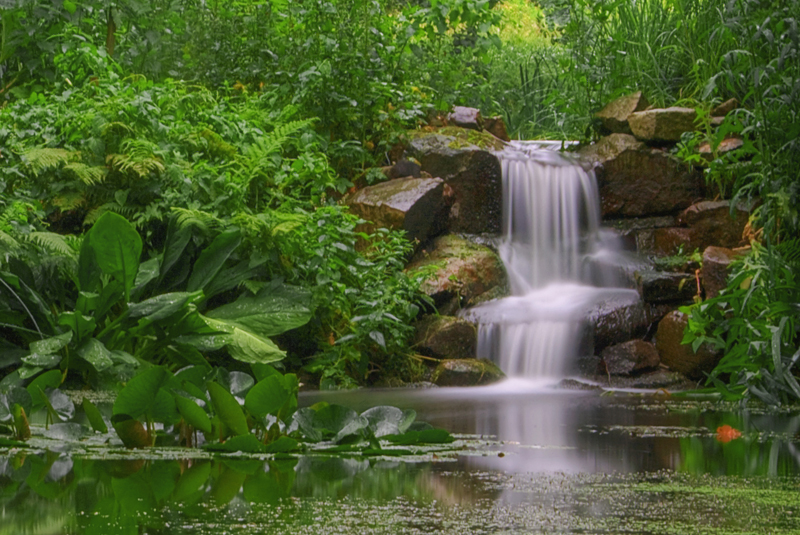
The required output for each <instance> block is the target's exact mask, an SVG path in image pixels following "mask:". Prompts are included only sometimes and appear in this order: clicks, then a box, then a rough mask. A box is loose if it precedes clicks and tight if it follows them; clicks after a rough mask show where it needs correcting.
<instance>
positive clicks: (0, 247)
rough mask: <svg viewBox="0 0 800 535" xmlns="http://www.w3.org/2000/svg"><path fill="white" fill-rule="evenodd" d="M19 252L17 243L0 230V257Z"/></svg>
mask: <svg viewBox="0 0 800 535" xmlns="http://www.w3.org/2000/svg"><path fill="white" fill-rule="evenodd" d="M18 250H19V242H18V241H17V240H15V239H14V238H13V237H12V236H11V235H10V234H7V233H5V232H3V231H2V230H0V255H3V256H4V255H7V254H12V253H15V252H17V251H18Z"/></svg>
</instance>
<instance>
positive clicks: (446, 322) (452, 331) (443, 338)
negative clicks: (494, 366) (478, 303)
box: [414, 315, 478, 359]
mask: <svg viewBox="0 0 800 535" xmlns="http://www.w3.org/2000/svg"><path fill="white" fill-rule="evenodd" d="M477 344H478V328H477V326H476V325H474V324H472V323H470V322H468V321H466V320H463V319H461V318H456V317H453V316H433V315H431V316H425V317H423V318H422V319H421V320H420V321H418V322H417V324H416V336H415V339H414V348H415V349H416V350H417V351H419V352H420V353H421V354H423V355H427V356H429V357H435V358H443V359H466V358H475V349H476V347H477Z"/></svg>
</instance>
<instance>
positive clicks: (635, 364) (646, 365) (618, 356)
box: [600, 340, 661, 375]
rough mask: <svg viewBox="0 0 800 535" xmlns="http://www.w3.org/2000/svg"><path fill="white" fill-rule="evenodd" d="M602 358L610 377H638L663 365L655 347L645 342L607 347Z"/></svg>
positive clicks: (639, 341)
mask: <svg viewBox="0 0 800 535" xmlns="http://www.w3.org/2000/svg"><path fill="white" fill-rule="evenodd" d="M600 358H601V359H602V360H603V363H604V364H605V369H606V372H607V373H608V374H610V375H636V374H637V373H641V372H643V371H646V370H652V369H654V368H657V367H658V365H659V364H660V363H661V361H660V359H659V358H658V351H657V350H656V348H655V346H654V345H653V344H651V343H650V342H645V341H644V340H630V341H628V342H623V343H622V344H617V345H613V346H610V347H607V348H605V349H604V350H603V352H602V353H601V355H600Z"/></svg>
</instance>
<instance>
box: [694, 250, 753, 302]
mask: <svg viewBox="0 0 800 535" xmlns="http://www.w3.org/2000/svg"><path fill="white" fill-rule="evenodd" d="M749 249H750V248H749V247H746V248H742V249H737V250H735V251H734V250H732V249H728V248H726V247H714V246H711V247H706V249H705V251H703V289H704V290H705V291H706V299H711V298H712V297H716V296H718V295H719V292H721V291H722V290H723V289H724V288H727V286H728V275H730V273H731V269H730V267H731V262H733V261H734V260H736V258H737V257H740V256H742V255H744V254H747V251H748V250H749Z"/></svg>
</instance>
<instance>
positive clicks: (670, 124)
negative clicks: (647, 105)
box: [628, 107, 697, 142]
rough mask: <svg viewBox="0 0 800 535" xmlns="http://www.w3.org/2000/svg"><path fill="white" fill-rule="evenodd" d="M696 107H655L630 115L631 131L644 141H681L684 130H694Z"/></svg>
mask: <svg viewBox="0 0 800 535" xmlns="http://www.w3.org/2000/svg"><path fill="white" fill-rule="evenodd" d="M696 118H697V111H696V110H695V109H694V108H679V107H672V108H655V109H650V110H645V111H638V112H636V113H632V114H631V115H630V117H628V124H629V125H630V127H631V132H633V135H634V136H636V137H637V138H638V139H641V140H644V141H655V142H664V141H680V140H681V136H682V135H683V133H684V132H694V121H695V119H696Z"/></svg>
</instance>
